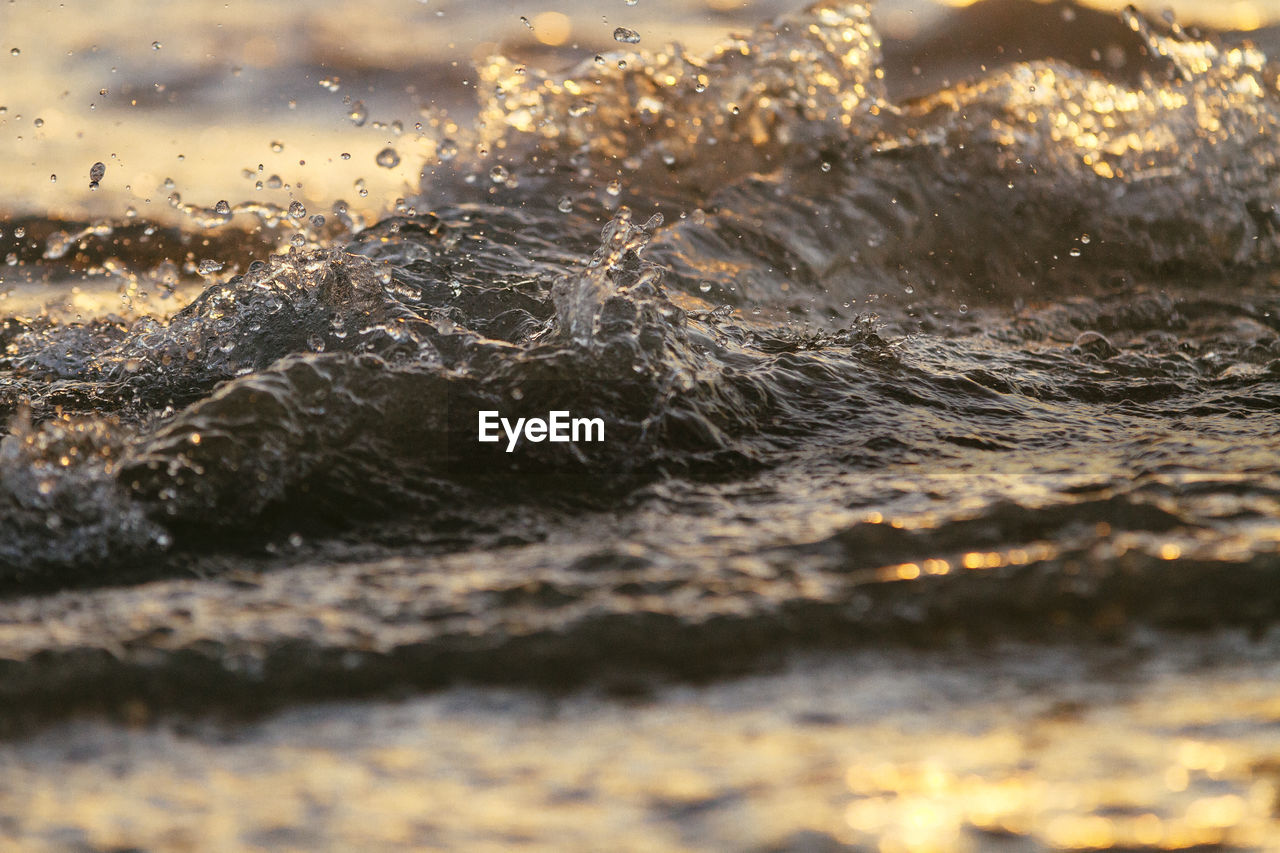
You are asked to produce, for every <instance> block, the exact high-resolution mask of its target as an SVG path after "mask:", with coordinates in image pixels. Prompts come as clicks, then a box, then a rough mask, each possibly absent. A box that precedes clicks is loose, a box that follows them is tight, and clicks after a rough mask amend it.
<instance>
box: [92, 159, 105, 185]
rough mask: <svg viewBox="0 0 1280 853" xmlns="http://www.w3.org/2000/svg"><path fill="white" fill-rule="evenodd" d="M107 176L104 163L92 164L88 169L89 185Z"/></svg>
mask: <svg viewBox="0 0 1280 853" xmlns="http://www.w3.org/2000/svg"><path fill="white" fill-rule="evenodd" d="M106 174H107V166H106V164H105V163H94V164H93V165H92V166H90V167H89V183H92V184H96V183H98V181H101V180H102V178H103V177H104V176H105V175H106Z"/></svg>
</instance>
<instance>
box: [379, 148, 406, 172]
mask: <svg viewBox="0 0 1280 853" xmlns="http://www.w3.org/2000/svg"><path fill="white" fill-rule="evenodd" d="M374 162H375V163H377V164H378V165H379V166H381V167H382V168H384V169H394V168H395V167H396V166H399V165H400V155H399V154H398V153H396V149H394V148H383V149H382V150H381V151H379V152H378V156H377V157H375V158H374Z"/></svg>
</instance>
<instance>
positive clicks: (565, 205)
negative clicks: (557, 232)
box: [556, 196, 573, 213]
mask: <svg viewBox="0 0 1280 853" xmlns="http://www.w3.org/2000/svg"><path fill="white" fill-rule="evenodd" d="M556 210H558V211H560V212H561V213H570V212H572V211H573V199H571V198H569V197H568V196H565V197H564V198H562V199H560V203H559V204H557V205H556Z"/></svg>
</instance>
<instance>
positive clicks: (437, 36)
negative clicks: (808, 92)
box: [0, 0, 1280, 221]
mask: <svg viewBox="0 0 1280 853" xmlns="http://www.w3.org/2000/svg"><path fill="white" fill-rule="evenodd" d="M1031 2H1032V0H983V2H982V3H979V4H977V5H979V6H982V7H983V14H982V15H981V17H982V19H983V20H984V21H986V22H987V24H988V25H989V26H990V25H992V23H993V22H994V23H995V25H997V26H998V23H999V20H1000V17H1001V16H1000V14H999V12H1000V10H1001V9H1002V8H1004V7H1008V6H1013V5H1016V6H1022V5H1026V4H1027V3H1031ZM801 5H803V4H802V3H801V2H798V0H683V2H679V1H678V0H610V2H607V3H602V2H599V1H598V0H590V2H588V0H541V2H538V0H534V2H530V3H509V2H476V0H465V2H462V0H359V2H356V1H355V0H316V2H309V3H305V4H295V3H278V2H267V0H231V2H226V3H194V2H190V3H164V4H156V3H151V2H143V0H94V2H88V0H67V2H63V3H57V4H53V3H45V2H27V0H16V1H15V2H8V3H5V4H3V5H0V33H3V36H0V38H3V40H4V44H3V46H2V48H0V161H3V163H4V164H5V165H4V168H3V170H0V218H8V219H12V218H15V217H21V216H41V217H49V218H55V219H59V218H60V219H84V218H87V217H112V218H123V217H126V216H139V217H142V218H145V219H158V220H162V221H163V220H165V219H166V218H169V219H172V218H174V217H175V216H176V214H175V213H174V212H173V211H172V210H171V208H170V205H169V203H168V200H169V198H170V196H171V195H172V194H174V193H175V192H176V193H178V194H179V196H180V197H181V198H182V200H183V201H185V202H187V203H193V204H196V205H201V206H205V207H212V206H213V205H215V204H216V202H218V201H220V200H224V199H225V200H227V201H229V202H230V203H231V204H232V205H235V204H237V203H239V202H245V201H256V202H270V203H273V204H278V205H281V206H287V205H288V204H289V203H290V202H292V201H294V200H297V201H301V202H303V203H304V204H306V205H308V206H309V207H312V208H314V207H316V206H317V205H319V206H322V207H323V209H325V210H329V209H330V208H331V206H332V204H333V202H334V201H336V200H339V199H341V200H344V201H346V202H347V203H348V204H349V205H350V208H351V210H352V211H353V212H354V213H361V212H363V213H364V214H365V215H367V216H376V215H378V214H380V213H382V212H385V211H386V210H388V209H390V208H391V207H392V206H394V203H395V200H396V198H397V197H403V196H405V195H407V194H409V193H411V192H412V188H413V187H415V186H416V185H417V184H418V181H419V171H420V167H421V163H422V160H423V159H424V157H426V156H429V155H433V154H434V149H435V141H434V140H435V139H438V138H440V137H442V136H447V135H448V134H449V133H451V132H452V131H453V126H454V124H463V125H465V124H466V123H467V122H468V121H469V120H470V111H471V103H472V98H471V95H470V89H469V87H470V86H471V85H472V82H473V80H472V73H471V72H472V68H473V63H475V62H478V61H482V60H483V59H484V58H485V57H487V56H489V55H490V54H492V53H494V52H496V51H502V52H504V53H506V54H508V55H513V56H517V57H519V58H522V59H525V60H526V61H528V62H529V63H533V64H538V65H541V66H543V67H556V66H569V65H571V64H574V63H577V62H579V61H582V60H583V59H590V58H591V57H592V56H593V55H594V54H596V53H598V52H603V51H607V50H609V49H611V48H618V47H620V45H618V44H616V43H615V42H614V41H613V38H612V35H613V31H614V29H615V27H619V26H625V27H628V28H631V29H633V30H635V31H637V32H638V33H639V34H640V37H641V42H640V44H639V45H638V47H639V48H641V49H646V48H647V49H653V48H657V47H660V46H661V45H663V44H665V43H668V42H672V41H676V42H679V43H681V44H682V45H684V46H685V47H687V48H689V49H691V50H694V51H697V50H701V49H705V48H706V47H708V46H709V45H711V44H713V43H714V42H715V41H716V40H718V39H720V38H723V37H724V36H725V35H726V34H729V33H731V32H735V31H744V30H746V29H748V28H750V27H752V26H754V25H755V24H757V23H758V22H760V21H761V20H765V19H768V18H771V17H773V16H776V15H778V14H780V13H782V12H785V11H787V10H789V9H793V8H797V7H799V6H801ZM970 5H971V4H969V3H967V2H964V0H950V2H947V3H939V2H934V1H933V0H884V1H883V2H881V3H879V4H877V7H876V15H877V20H878V25H879V27H880V31H881V32H882V33H883V35H884V37H885V40H886V49H887V50H888V51H890V52H892V49H893V45H894V43H895V42H902V41H908V42H910V41H915V42H920V41H922V40H928V39H929V38H930V37H931V36H932V37H935V44H936V37H938V36H939V35H940V34H941V36H942V38H943V39H944V40H945V39H946V38H950V37H952V36H953V35H955V34H956V33H957V32H959V30H960V29H962V23H963V22H962V21H961V20H960V18H959V17H958V16H963V15H964V14H966V13H974V12H975V10H974V9H965V8H963V7H968V6H970ZM1122 5H1123V3H1122V2H1113V3H1101V4H1093V6H1094V7H1095V8H1101V9H1106V10H1107V11H1108V14H1109V20H1114V17H1110V15H1111V13H1114V11H1115V10H1116V9H1119V8H1120V7H1122ZM1138 5H1139V6H1141V7H1142V8H1143V10H1144V11H1145V12H1147V13H1149V14H1152V15H1156V14H1160V13H1162V12H1165V11H1166V10H1167V9H1171V10H1172V12H1173V13H1174V14H1176V15H1177V18H1178V20H1179V21H1180V22H1183V23H1195V24H1202V25H1205V26H1209V27H1212V28H1215V29H1220V30H1253V29H1257V28H1261V27H1266V26H1268V25H1270V24H1272V23H1274V22H1275V21H1276V20H1277V19H1278V18H1280V0H1229V2H1216V1H1215V0H1173V2H1159V3H1151V2H1147V3H1139V4H1138ZM1045 8H1046V9H1047V8H1048V7H1045ZM1055 8H1058V7H1055ZM1072 8H1074V7H1072ZM1072 8H1068V7H1061V8H1058V12H1057V13H1055V15H1057V14H1059V13H1061V14H1060V16H1059V17H1052V16H1050V17H1048V18H1045V19H1044V20H1045V21H1046V23H1045V26H1047V27H1049V28H1050V29H1052V28H1053V27H1054V26H1055V25H1056V24H1060V25H1065V24H1067V23H1071V20H1073V19H1074V18H1076V17H1077V15H1076V13H1075V12H1074V11H1072ZM1084 8H1085V7H1081V9H1082V11H1083V10H1084ZM1020 19H1021V20H1024V21H1025V20H1026V16H1021V18H1020ZM1055 22H1056V23H1055ZM1060 35H1061V34H1060V33H1059V36H1060ZM994 37H995V38H997V39H998V38H1000V35H999V34H998V33H997V34H996V36H994ZM1059 40H1060V39H1059ZM967 49H968V50H969V52H970V53H973V52H974V50H976V48H974V47H973V46H972V45H969V46H968V47H967ZM915 62H916V60H912V62H911V63H908V65H907V66H906V67H908V68H913V67H915V66H914V63H915ZM890 70H891V71H892V70H893V69H892V68H891V69H890ZM917 73H919V72H918V71H917ZM387 148H391V149H392V150H393V151H394V152H395V156H394V157H392V156H386V155H384V156H383V157H382V158H381V160H380V162H379V158H378V154H379V152H382V151H384V150H385V149H387ZM98 162H100V163H102V164H103V167H104V172H103V176H102V179H101V180H100V182H99V186H98V188H97V189H96V190H94V191H90V188H89V184H90V171H91V169H92V167H93V164H95V163H98Z"/></svg>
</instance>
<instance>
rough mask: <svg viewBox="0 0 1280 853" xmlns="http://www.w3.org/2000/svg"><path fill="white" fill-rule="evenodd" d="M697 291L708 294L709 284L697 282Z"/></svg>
mask: <svg viewBox="0 0 1280 853" xmlns="http://www.w3.org/2000/svg"><path fill="white" fill-rule="evenodd" d="M698 290H701V291H702V292H703V293H710V292H711V282H709V281H705V280H704V281H700V282H698Z"/></svg>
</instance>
